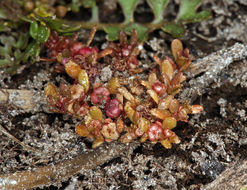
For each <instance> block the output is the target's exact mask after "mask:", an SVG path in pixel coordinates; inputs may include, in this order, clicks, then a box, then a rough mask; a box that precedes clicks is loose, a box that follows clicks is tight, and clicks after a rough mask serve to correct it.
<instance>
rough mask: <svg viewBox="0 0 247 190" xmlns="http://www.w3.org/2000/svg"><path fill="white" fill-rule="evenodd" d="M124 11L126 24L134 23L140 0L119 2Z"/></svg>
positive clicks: (121, 0) (122, 0) (119, 0)
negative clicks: (134, 15)
mask: <svg viewBox="0 0 247 190" xmlns="http://www.w3.org/2000/svg"><path fill="white" fill-rule="evenodd" d="M118 2H119V4H120V5H121V7H122V9H123V13H124V16H125V21H124V22H125V23H130V22H134V19H133V13H134V10H135V7H136V5H137V3H138V2H139V0H118Z"/></svg>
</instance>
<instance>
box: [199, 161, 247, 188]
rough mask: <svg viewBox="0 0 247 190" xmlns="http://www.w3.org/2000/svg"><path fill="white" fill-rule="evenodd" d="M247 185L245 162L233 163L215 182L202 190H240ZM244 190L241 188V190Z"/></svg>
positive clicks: (246, 165)
mask: <svg viewBox="0 0 247 190" xmlns="http://www.w3.org/2000/svg"><path fill="white" fill-rule="evenodd" d="M244 185H247V160H246V159H245V160H240V161H237V162H235V163H234V164H233V165H232V166H231V167H229V168H228V169H226V170H225V171H224V172H222V173H221V174H220V175H219V176H218V177H217V179H216V180H214V181H213V182H212V183H210V184H208V185H206V186H205V187H204V188H203V189H204V190H223V189H226V190H227V189H241V187H243V186H244ZM244 189H246V188H243V190H244Z"/></svg>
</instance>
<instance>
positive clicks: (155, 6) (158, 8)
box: [147, 0, 169, 23]
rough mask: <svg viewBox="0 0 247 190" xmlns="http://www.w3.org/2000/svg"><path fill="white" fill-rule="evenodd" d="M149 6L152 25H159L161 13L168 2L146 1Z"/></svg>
mask: <svg viewBox="0 0 247 190" xmlns="http://www.w3.org/2000/svg"><path fill="white" fill-rule="evenodd" d="M147 2H148V4H149V6H150V7H151V9H152V10H153V12H154V17H155V18H154V21H153V23H159V22H161V21H162V20H163V12H164V9H165V8H166V6H167V4H168V2H169V0H147Z"/></svg>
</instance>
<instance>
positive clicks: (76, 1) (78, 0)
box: [70, 0, 82, 12]
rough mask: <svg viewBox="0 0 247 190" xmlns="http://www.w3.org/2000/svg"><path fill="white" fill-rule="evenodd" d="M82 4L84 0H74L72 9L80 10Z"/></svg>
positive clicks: (74, 10)
mask: <svg viewBox="0 0 247 190" xmlns="http://www.w3.org/2000/svg"><path fill="white" fill-rule="evenodd" d="M81 4H82V0H72V2H71V5H70V7H71V10H72V11H73V12H79V10H80V6H81Z"/></svg>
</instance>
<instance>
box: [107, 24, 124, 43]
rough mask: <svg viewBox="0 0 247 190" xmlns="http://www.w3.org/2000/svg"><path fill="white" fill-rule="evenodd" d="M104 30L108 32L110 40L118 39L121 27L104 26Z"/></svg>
mask: <svg viewBox="0 0 247 190" xmlns="http://www.w3.org/2000/svg"><path fill="white" fill-rule="evenodd" d="M104 31H105V32H106V33H107V36H106V39H107V40H109V41H114V40H117V39H118V35H119V32H120V28H119V27H116V26H107V27H104Z"/></svg>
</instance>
